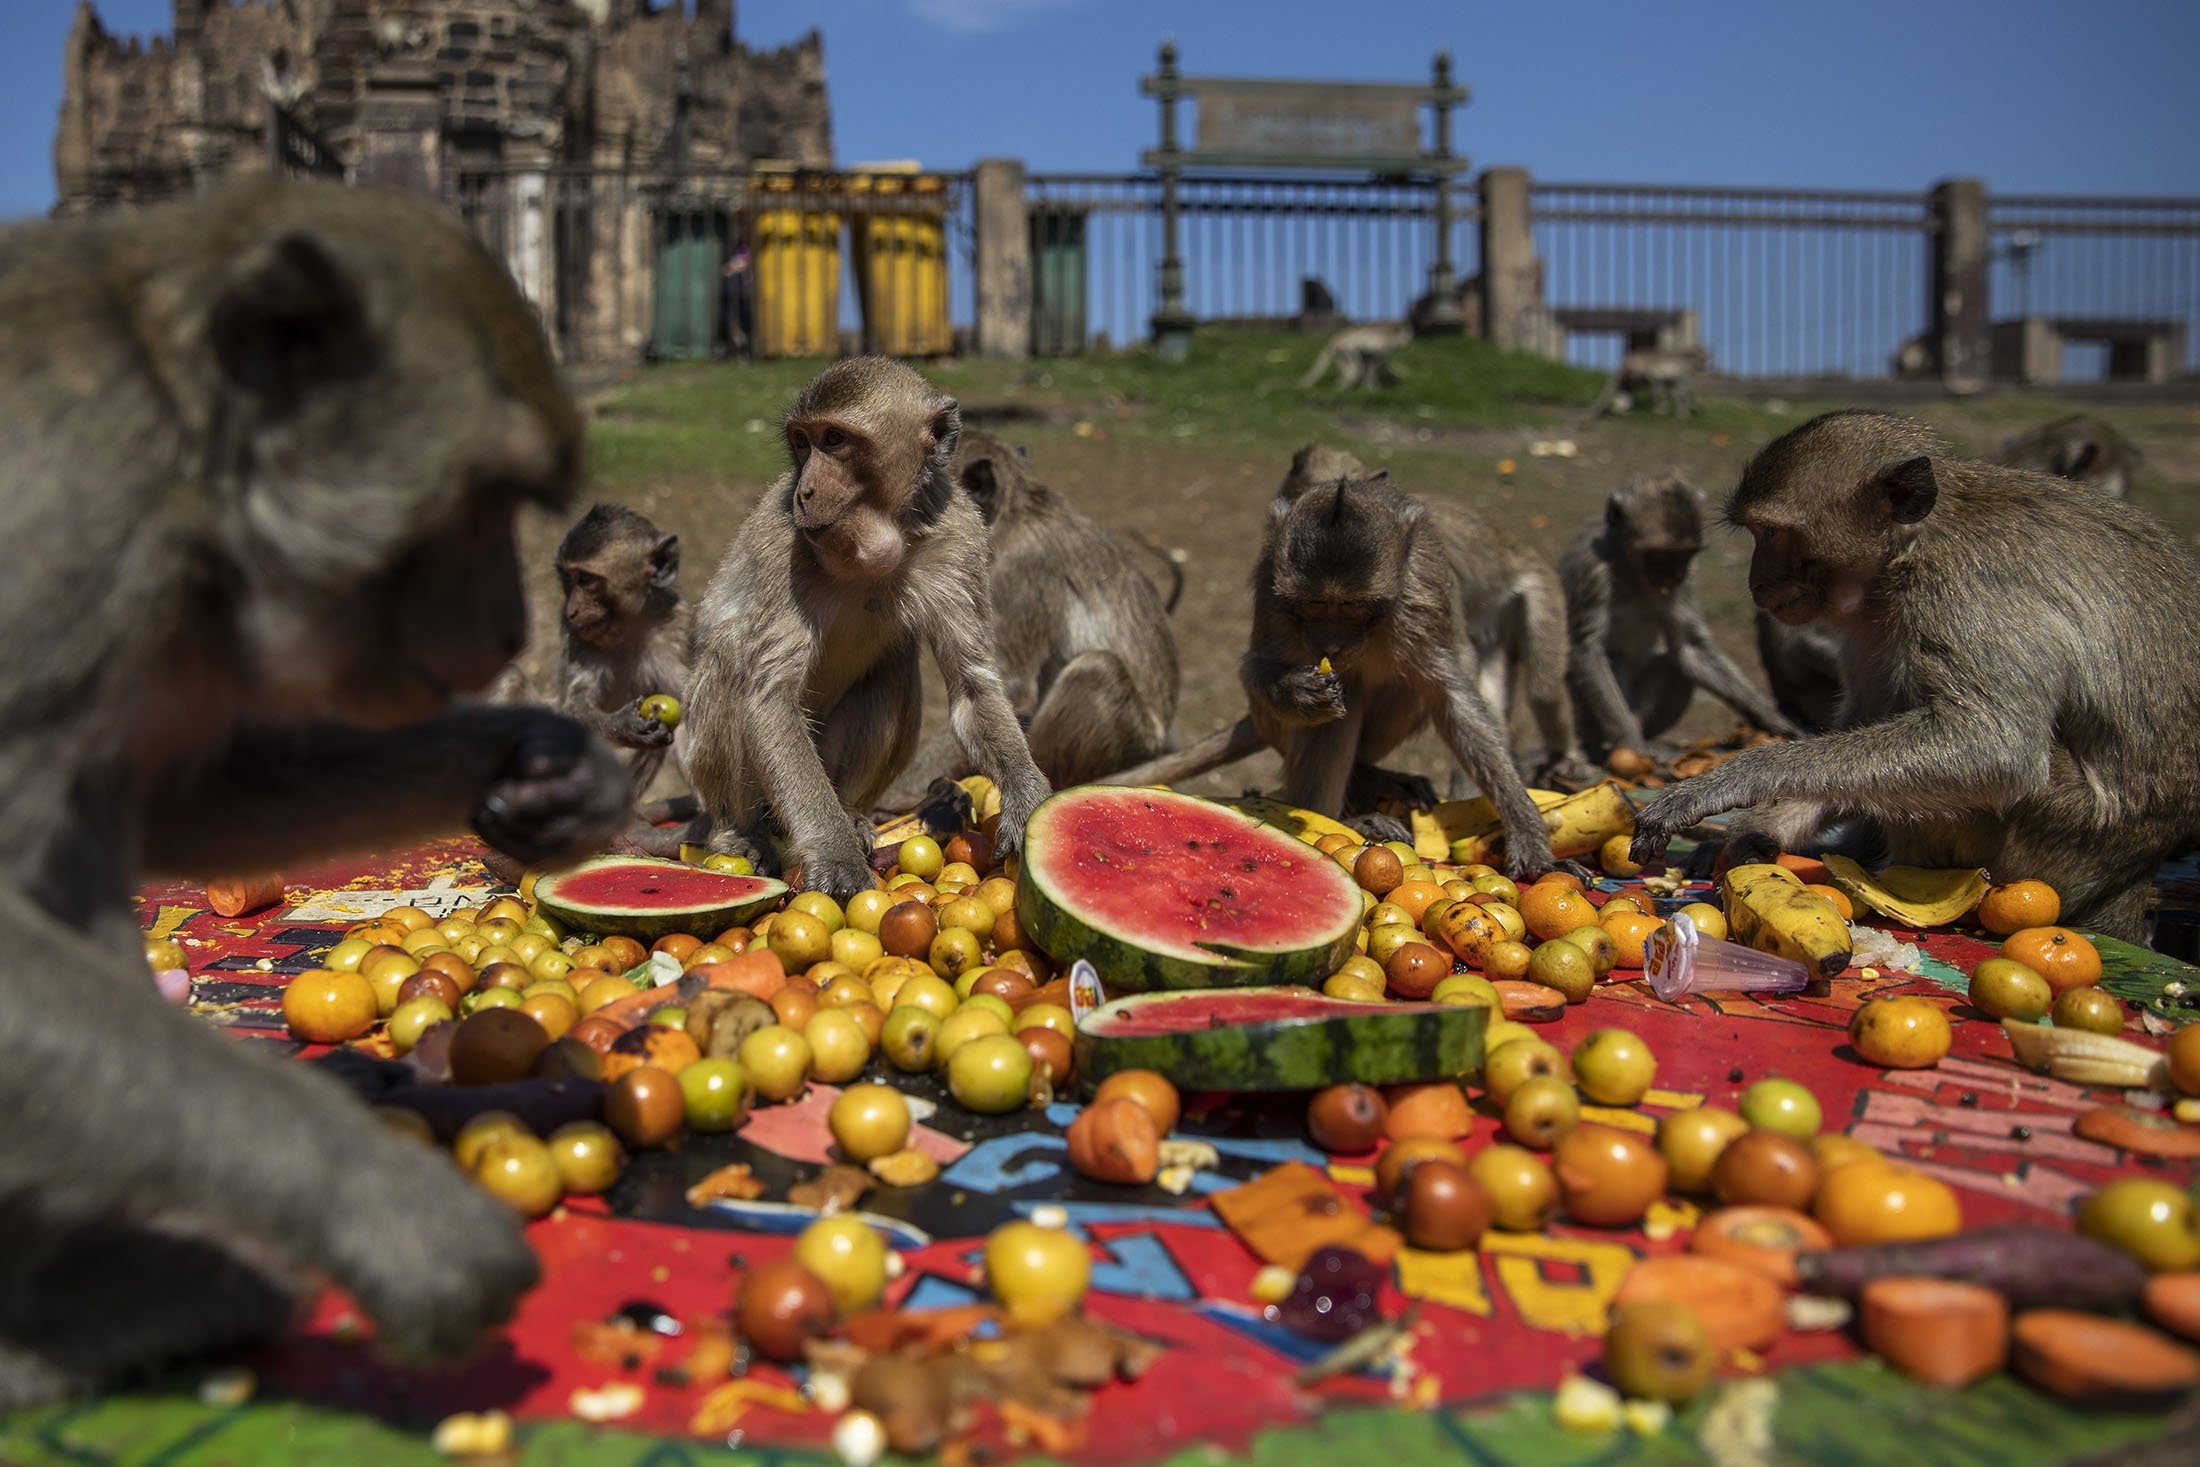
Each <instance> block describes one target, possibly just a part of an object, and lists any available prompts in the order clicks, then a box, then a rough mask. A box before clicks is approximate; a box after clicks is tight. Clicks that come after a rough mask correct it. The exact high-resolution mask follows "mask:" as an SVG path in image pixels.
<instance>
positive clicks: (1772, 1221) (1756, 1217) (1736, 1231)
mask: <svg viewBox="0 0 2200 1467" xmlns="http://www.w3.org/2000/svg"><path fill="white" fill-rule="evenodd" d="M1832 1246H1833V1235H1832V1234H1831V1233H1829V1232H1827V1231H1826V1230H1825V1229H1824V1228H1822V1227H1820V1226H1819V1225H1818V1223H1817V1222H1816V1221H1815V1220H1813V1219H1812V1218H1810V1217H1809V1216H1807V1215H1806V1214H1804V1213H1800V1212H1797V1211H1796V1210H1795V1209H1793V1208H1791V1207H1764V1206H1742V1207H1722V1208H1720V1209H1719V1210H1718V1211H1717V1212H1714V1213H1712V1214H1710V1215H1709V1216H1707V1217H1706V1218H1704V1220H1703V1221H1702V1222H1700V1223H1698V1224H1696V1232H1695V1235H1694V1236H1693V1237H1691V1238H1690V1239H1689V1241H1688V1248H1689V1251H1690V1252H1692V1253H1697V1254H1701V1255H1702V1256H1703V1257H1705V1258H1717V1259H1720V1260H1722V1261H1724V1262H1727V1263H1738V1264H1740V1265H1741V1266H1742V1267H1744V1268H1747V1269H1752V1270H1754V1271H1756V1272H1758V1273H1761V1274H1763V1275H1764V1276H1765V1277H1766V1278H1768V1279H1771V1280H1772V1281H1773V1282H1774V1283H1776V1284H1778V1285H1780V1286H1781V1287H1782V1288H1788V1289H1792V1288H1794V1287H1795V1286H1796V1283H1797V1278H1796V1274H1795V1255H1796V1254H1798V1253H1815V1252H1817V1251H1819V1250H1820V1249H1823V1248H1831V1247H1832Z"/></svg>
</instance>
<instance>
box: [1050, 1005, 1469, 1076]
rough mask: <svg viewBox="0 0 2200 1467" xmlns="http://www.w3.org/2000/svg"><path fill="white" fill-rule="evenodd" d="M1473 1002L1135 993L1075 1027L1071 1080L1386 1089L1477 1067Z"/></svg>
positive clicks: (1097, 1010) (1461, 1073)
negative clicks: (1358, 1084) (1156, 1076)
mask: <svg viewBox="0 0 2200 1467" xmlns="http://www.w3.org/2000/svg"><path fill="white" fill-rule="evenodd" d="M1489 1017H1490V1010H1489V1009H1488V1008H1487V1007H1486V1006H1484V1005H1481V1004H1452V1003H1352V1002H1349V1001H1347V1000H1344V999H1337V998H1324V997H1323V996H1322V995H1320V994H1318V993H1316V992H1314V990H1312V989H1311V988H1295V987H1294V988H1229V989H1204V990H1194V991H1189V992H1184V993H1134V994H1131V995H1129V996H1128V997H1125V998H1119V999H1116V1000H1115V1001H1114V1002H1113V1003H1105V1004H1102V1005H1101V1006H1100V1007H1099V1008H1097V1009H1094V1010H1093V1011H1092V1012H1091V1013H1089V1014H1087V1015H1085V1016H1084V1019H1083V1021H1082V1022H1081V1023H1079V1024H1078V1026H1077V1039H1076V1049H1077V1073H1078V1074H1079V1075H1081V1076H1083V1077H1084V1078H1085V1079H1086V1081H1088V1082H1092V1081H1097V1080H1100V1079H1102V1078H1104V1077H1105V1076H1107V1075H1110V1074H1113V1073H1114V1072H1115V1071H1117V1070H1158V1071H1160V1072H1161V1073H1162V1074H1164V1075H1166V1076H1168V1077H1169V1078H1170V1079H1171V1080H1173V1081H1175V1082H1176V1084H1177V1085H1178V1086H1179V1087H1180V1088H1182V1089H1187V1090H1311V1089H1314V1088H1315V1087H1317V1086H1321V1085H1333V1084H1336V1083H1337V1082H1338V1081H1341V1080H1359V1081H1363V1082H1365V1083H1367V1084H1370V1085H1387V1084H1391V1083H1393V1082H1395V1081H1400V1080H1444V1079H1450V1078H1451V1077H1453V1076H1455V1075H1464V1074H1467V1073H1468V1072H1469V1071H1472V1070H1476V1069H1479V1068H1481V1065H1482V1031H1483V1027H1484V1026H1485V1025H1486V1024H1487V1023H1488V1022H1489Z"/></svg>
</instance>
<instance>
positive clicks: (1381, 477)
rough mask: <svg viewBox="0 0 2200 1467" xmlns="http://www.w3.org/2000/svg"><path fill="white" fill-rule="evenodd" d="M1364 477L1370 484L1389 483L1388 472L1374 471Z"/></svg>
mask: <svg viewBox="0 0 2200 1467" xmlns="http://www.w3.org/2000/svg"><path fill="white" fill-rule="evenodd" d="M1365 477H1366V479H1367V482H1368V483H1370V484H1388V483H1389V482H1390V470H1388V469H1376V470H1374V471H1373V472H1371V473H1369V474H1367V475H1366V476H1365Z"/></svg>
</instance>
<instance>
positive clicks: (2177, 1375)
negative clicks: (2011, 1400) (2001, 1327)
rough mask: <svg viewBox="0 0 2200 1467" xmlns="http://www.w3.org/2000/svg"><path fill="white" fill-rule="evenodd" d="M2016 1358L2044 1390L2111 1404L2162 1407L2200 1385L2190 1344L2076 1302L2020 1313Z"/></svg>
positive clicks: (2129, 1407)
mask: <svg viewBox="0 0 2200 1467" xmlns="http://www.w3.org/2000/svg"><path fill="white" fill-rule="evenodd" d="M2013 1360H2014V1363H2015V1365H2016V1369H2017V1374H2019V1375H2021V1376H2023V1377H2024V1378H2025V1379H2026V1380H2028V1381H2030V1382H2032V1384H2034V1385H2036V1386H2038V1387H2039V1388H2040V1389H2041V1390H2043V1391H2047V1392H2049V1393H2051V1394H2053V1395H2057V1396H2061V1397H2062V1398H2063V1399H2064V1400H2066V1401H2076V1402H2079V1403H2081V1404H2083V1405H2087V1406H2099V1407H2105V1408H2107V1409H2111V1410H2124V1411H2153V1410H2159V1409H2161V1408H2163V1407H2166V1406H2169V1405H2172V1404H2174V1403H2175V1402H2176V1401H2177V1399H2178V1398H2179V1397H2181V1396H2183V1395H2184V1394H2185V1393H2186V1392H2188V1391H2190V1390H2191V1389H2192V1388H2193V1387H2194V1386H2200V1361H2195V1360H2194V1358H2193V1355H2192V1352H2191V1351H2190V1350H2187V1349H2185V1348H2184V1347H2183V1346H2181V1345H2178V1344H2175V1343H2173V1342H2171V1341H2170V1340H2168V1339H2167V1338H2165V1337H2163V1336H2162V1335H2159V1334H2156V1333H2155V1332H2154V1331H2153V1330H2150V1329H2148V1328H2147V1327H2146V1326H2145V1325H2139V1324H2125V1323H2124V1322H2123V1321H2121V1320H2115V1319H2103V1318H2102V1317H2101V1316H2099V1315H2097V1314H2080V1313H2079V1312H2078V1311H2076V1310H2075V1309H2034V1310H2031V1311H2029V1312H2028V1313H2024V1314H2020V1315H2018V1316H2017V1326H2016V1349H2015V1351H2014V1352H2013Z"/></svg>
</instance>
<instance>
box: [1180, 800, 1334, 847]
mask: <svg viewBox="0 0 2200 1467" xmlns="http://www.w3.org/2000/svg"><path fill="white" fill-rule="evenodd" d="M1215 803H1216V804H1218V805H1228V806H1229V807H1230V808H1231V809H1233V810H1235V811H1237V812H1238V813H1239V814H1241V815H1250V816H1252V817H1253V818H1254V819H1255V820H1258V821H1260V822H1261V823H1262V824H1263V825H1273V826H1275V827H1276V828H1277V829H1278V830H1281V831H1284V832H1285V833H1287V834H1290V835H1295V836H1297V837H1298V838H1299V839H1300V840H1303V841H1305V842H1306V843H1307V844H1308V845H1312V844H1314V842H1316V841H1318V840H1320V839H1321V838H1322V837H1323V836H1326V835H1343V836H1348V837H1350V838H1351V839H1352V840H1355V841H1358V840H1364V839H1365V838H1366V837H1364V836H1362V835H1361V834H1360V833H1359V832H1358V831H1356V830H1354V829H1353V828H1352V827H1351V826H1349V825H1347V824H1345V823H1344V822H1343V821H1342V820H1333V819H1331V818H1330V817H1329V816H1327V815H1324V814H1322V813H1321V812H1320V811H1318V810H1302V809H1300V808H1299V807H1298V806H1296V805H1286V804H1285V803H1284V802H1283V801H1281V800H1264V799H1261V798H1260V797H1259V796H1257V795H1247V796H1246V797H1244V798H1243V799H1237V800H1217V801H1215Z"/></svg>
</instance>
